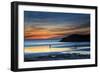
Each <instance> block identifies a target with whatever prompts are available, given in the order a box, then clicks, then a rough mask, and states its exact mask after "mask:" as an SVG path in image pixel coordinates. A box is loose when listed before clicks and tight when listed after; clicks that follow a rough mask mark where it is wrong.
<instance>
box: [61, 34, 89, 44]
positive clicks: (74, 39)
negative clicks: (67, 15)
mask: <svg viewBox="0 0 100 73" xmlns="http://www.w3.org/2000/svg"><path fill="white" fill-rule="evenodd" d="M89 41H90V35H89V34H88V35H79V34H72V35H69V36H67V37H64V38H62V39H61V40H60V42H89Z"/></svg>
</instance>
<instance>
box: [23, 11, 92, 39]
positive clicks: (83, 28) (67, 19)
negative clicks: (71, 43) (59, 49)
mask: <svg viewBox="0 0 100 73" xmlns="http://www.w3.org/2000/svg"><path fill="white" fill-rule="evenodd" d="M24 24H25V29H24V33H25V34H24V37H25V39H52V38H63V37H65V36H68V35H71V34H89V32H90V15H89V14H79V13H78V14H76V13H56V12H36V11H35V12H34V11H24Z"/></svg>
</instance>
